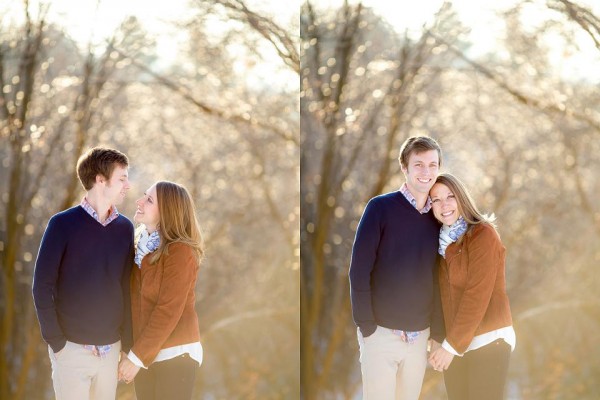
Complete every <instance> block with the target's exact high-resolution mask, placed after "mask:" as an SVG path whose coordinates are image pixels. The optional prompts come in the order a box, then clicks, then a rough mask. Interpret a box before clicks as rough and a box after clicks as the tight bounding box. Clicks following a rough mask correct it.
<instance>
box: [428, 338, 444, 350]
mask: <svg viewBox="0 0 600 400" xmlns="http://www.w3.org/2000/svg"><path fill="white" fill-rule="evenodd" d="M440 347H442V344H441V343H438V342H436V341H435V340H434V339H431V338H430V339H429V343H428V344H427V351H428V352H429V354H431V353H433V352H434V351H436V350H437V349H439V348H440Z"/></svg>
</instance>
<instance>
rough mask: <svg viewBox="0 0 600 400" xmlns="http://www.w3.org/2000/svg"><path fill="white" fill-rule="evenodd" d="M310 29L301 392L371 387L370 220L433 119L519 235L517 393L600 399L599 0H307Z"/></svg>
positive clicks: (435, 384)
mask: <svg viewBox="0 0 600 400" xmlns="http://www.w3.org/2000/svg"><path fill="white" fill-rule="evenodd" d="M300 33H301V63H300V76H301V89H300V90H301V91H300V115H301V125H300V127H301V136H300V137H301V147H300V148H301V151H300V160H301V222H300V225H301V264H302V269H301V341H302V344H301V351H302V353H301V388H302V396H303V397H304V398H306V399H310V400H312V399H358V398H360V397H361V395H360V393H361V379H360V367H359V362H358V346H357V340H356V327H355V326H354V324H353V322H352V318H351V310H350V299H349V286H348V275H347V274H348V267H349V258H350V253H351V248H352V242H353V239H354V233H355V230H356V226H357V224H358V220H359V218H360V216H361V214H362V211H363V209H364V207H365V205H366V203H367V201H368V200H369V199H370V198H371V197H373V196H376V195H378V194H380V193H384V192H389V191H394V190H397V189H398V188H399V187H400V185H401V184H402V182H403V180H404V178H403V175H402V173H401V171H400V168H399V166H398V161H397V158H398V152H399V147H400V144H401V143H402V142H403V141H404V140H405V139H406V138H407V137H409V136H412V135H417V134H426V135H430V136H432V137H434V138H435V139H437V140H438V141H439V143H440V144H441V146H442V148H443V150H444V153H445V156H444V160H443V165H442V167H443V168H442V169H443V170H446V171H451V172H453V173H454V174H456V175H457V176H459V177H460V178H461V179H462V180H463V181H464V182H465V183H466V184H467V186H468V187H469V188H470V189H471V192H472V194H473V196H474V197H475V200H476V201H477V203H478V205H479V206H480V208H481V209H482V210H483V211H485V212H493V213H495V214H496V216H497V222H498V224H499V230H500V234H501V237H502V240H503V242H504V245H505V246H506V248H507V257H508V258H507V264H506V268H507V285H508V292H509V297H510V301H511V307H512V313H513V319H514V327H515V330H516V333H517V346H516V350H515V352H514V353H513V356H512V359H511V366H510V376H509V382H508V390H507V398H509V399H540V400H541V399H544V400H545V399H598V398H600V381H599V380H598V379H597V378H598V376H600V335H599V334H598V331H599V330H600V296H599V294H598V293H599V290H598V288H599V287H600V270H599V268H600V267H599V266H600V205H599V203H598V201H597V198H598V193H600V179H598V172H599V171H600V159H599V156H598V154H600V112H599V106H600V92H599V91H598V87H599V85H600V8H599V5H598V2H595V1H591V0H590V1H584V0H573V1H569V0H545V1H544V0H531V1H521V0H513V1H504V2H477V1H466V0H462V1H455V2H452V3H449V2H443V1H428V2H399V1H398V2H384V1H376V0H372V1H367V0H365V1H364V2H362V3H361V2H359V1H333V0H332V1H306V2H303V4H302V7H301V13H300ZM444 398H446V397H445V390H444V387H443V382H442V377H441V375H440V374H439V373H435V372H434V371H431V370H428V371H427V374H426V377H425V382H424V385H423V392H422V396H421V399H444Z"/></svg>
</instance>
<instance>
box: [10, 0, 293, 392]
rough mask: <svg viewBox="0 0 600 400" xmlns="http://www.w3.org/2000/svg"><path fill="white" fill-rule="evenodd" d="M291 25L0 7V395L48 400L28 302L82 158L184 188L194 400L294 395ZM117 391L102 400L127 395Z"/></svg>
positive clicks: (197, 14)
mask: <svg viewBox="0 0 600 400" xmlns="http://www.w3.org/2000/svg"><path fill="white" fill-rule="evenodd" d="M299 11H300V3H299V2H298V3H296V4H295V5H293V6H290V4H279V3H278V2H275V1H260V0H247V1H246V0H202V1H200V0H190V1H186V0H172V1H168V2H148V1H141V0H135V1H118V0H103V1H92V0H89V1H75V0H47V1H43V0H30V1H13V0H10V1H9V0H0V163H1V170H0V263H1V271H2V273H1V274H0V284H1V289H0V319H1V322H0V327H1V329H0V330H1V332H0V349H1V352H0V399H2V400H5V399H15V400H16V399H28V400H29V399H51V398H54V394H53V390H52V385H51V381H50V365H49V360H48V351H47V346H46V345H45V344H44V343H43V342H42V340H41V337H40V333H39V326H38V323H37V319H36V317H35V312H34V309H33V305H32V297H31V277H32V271H33V266H34V263H35V259H36V257H37V252H38V247H39V243H40V239H41V236H42V234H43V232H44V229H45V227H46V224H47V221H48V219H49V218H50V216H52V215H53V214H55V213H56V212H58V211H60V210H63V209H66V208H68V207H70V206H72V205H75V204H77V203H79V202H80V201H81V198H82V195H83V191H82V188H81V186H80V184H79V182H78V180H77V177H76V173H75V164H76V161H77V159H78V158H79V156H80V155H81V154H82V153H83V152H84V151H85V150H86V149H87V148H89V147H92V146H95V145H106V146H111V147H114V148H117V149H119V150H120V151H123V152H125V153H126V154H127V155H128V156H129V160H130V169H129V174H130V181H131V183H132V188H131V190H130V191H129V194H128V197H127V199H126V201H125V202H124V203H123V205H122V206H121V207H119V210H120V212H121V213H122V214H124V215H126V216H127V217H129V218H132V216H133V213H134V211H135V203H134V202H135V199H137V198H139V197H140V196H141V195H142V193H143V192H144V191H145V190H146V189H147V188H148V187H149V186H150V185H151V184H152V183H153V182H155V181H157V180H160V179H166V180H172V181H176V182H179V183H181V184H183V185H185V186H186V187H187V188H188V189H189V190H190V192H191V193H192V195H193V197H194V200H195V202H196V205H197V214H198V217H199V220H200V222H201V225H202V229H203V233H204V238H205V242H206V249H207V257H206V259H205V261H204V263H203V265H202V267H201V270H200V274H199V279H198V282H199V284H198V287H197V307H196V308H197V312H198V317H199V322H200V332H201V337H202V339H201V341H202V344H203V346H204V351H205V354H204V363H203V365H202V366H201V367H200V368H199V369H198V374H197V377H198V379H197V387H196V390H195V398H203V399H282V398H286V399H287V398H298V394H299V391H300V381H299V363H300V356H299V342H300V336H299V335H300V331H299V330H300V328H299V323H300V321H299V284H300V273H299V246H300V244H299V230H298V224H299V214H300V206H299V163H298V160H299V152H300V147H299V136H298V126H299V99H298V92H299V79H298V76H299V75H298V71H299V53H298V46H299V35H298V32H299ZM132 398H133V390H132V385H129V386H127V385H124V384H120V385H119V391H118V399H122V400H123V399H132Z"/></svg>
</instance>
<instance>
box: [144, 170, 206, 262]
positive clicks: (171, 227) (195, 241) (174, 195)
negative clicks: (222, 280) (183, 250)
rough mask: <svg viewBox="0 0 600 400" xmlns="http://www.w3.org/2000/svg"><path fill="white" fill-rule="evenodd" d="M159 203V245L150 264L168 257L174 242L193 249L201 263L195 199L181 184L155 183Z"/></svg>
mask: <svg viewBox="0 0 600 400" xmlns="http://www.w3.org/2000/svg"><path fill="white" fill-rule="evenodd" d="M156 200H157V202H158V212H159V235H160V245H159V246H158V249H156V251H155V252H153V254H152V255H151V258H150V264H154V263H156V262H157V261H158V259H159V258H161V257H162V256H163V254H169V251H168V248H169V244H171V243H185V244H187V245H188V246H190V247H191V248H192V249H193V250H194V253H195V254H196V260H197V261H198V264H200V261H201V260H202V257H203V255H204V248H203V243H202V235H201V233H200V224H199V223H198V219H197V218H196V212H195V210H196V208H195V207H194V200H193V199H192V196H190V193H189V192H188V191H187V189H186V188H185V187H183V186H182V185H180V184H178V183H174V182H168V181H159V182H156Z"/></svg>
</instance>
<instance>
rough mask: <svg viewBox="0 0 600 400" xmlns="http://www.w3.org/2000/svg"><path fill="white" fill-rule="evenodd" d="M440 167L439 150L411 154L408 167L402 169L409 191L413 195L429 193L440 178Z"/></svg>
mask: <svg viewBox="0 0 600 400" xmlns="http://www.w3.org/2000/svg"><path fill="white" fill-rule="evenodd" d="M439 167H440V159H439V155H438V152H437V150H427V151H423V152H421V153H415V152H413V153H411V154H410V156H409V157H408V165H407V166H406V168H402V172H404V176H405V177H406V185H407V186H408V190H410V192H411V193H412V194H413V195H417V193H429V190H430V189H431V187H432V186H433V184H434V183H435V179H436V178H437V176H438V172H439Z"/></svg>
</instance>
